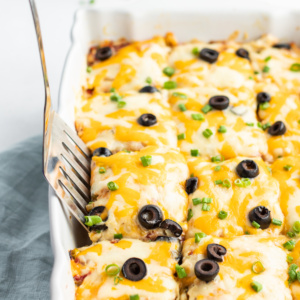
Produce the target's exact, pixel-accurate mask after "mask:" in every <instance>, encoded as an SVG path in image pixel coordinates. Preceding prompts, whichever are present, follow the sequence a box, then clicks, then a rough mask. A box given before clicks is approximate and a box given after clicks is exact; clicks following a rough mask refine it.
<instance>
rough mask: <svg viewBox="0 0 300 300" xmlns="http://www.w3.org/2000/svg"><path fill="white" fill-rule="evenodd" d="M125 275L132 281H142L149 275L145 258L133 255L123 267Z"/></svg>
mask: <svg viewBox="0 0 300 300" xmlns="http://www.w3.org/2000/svg"><path fill="white" fill-rule="evenodd" d="M122 273H123V275H124V277H125V278H126V279H128V280H131V281H140V280H142V279H143V278H144V277H145V276H146V275H147V267H146V264H145V263H144V261H143V260H141V259H139V258H136V257H132V258H129V259H127V260H126V261H125V263H124V265H123V267H122Z"/></svg>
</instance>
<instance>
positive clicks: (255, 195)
mask: <svg viewBox="0 0 300 300" xmlns="http://www.w3.org/2000/svg"><path fill="white" fill-rule="evenodd" d="M212 160H213V161H215V162H208V161H204V160H203V159H202V158H191V159H190V160H189V161H188V165H189V169H190V172H191V174H192V178H193V180H195V181H196V183H197V184H194V186H193V189H191V190H190V193H189V213H188V233H187V237H193V236H194V235H195V234H196V233H198V232H204V233H205V234H207V235H215V236H222V237H231V236H238V235H243V234H258V235H277V234H279V233H280V232H281V230H282V224H284V217H283V214H282V212H281V209H280V205H279V184H278V182H277V180H276V179H274V178H272V176H271V173H270V171H269V170H268V167H267V165H266V164H265V163H264V162H263V161H262V160H261V159H260V158H245V157H237V158H234V159H229V160H226V161H223V162H220V157H214V158H213V159H212ZM190 181H191V179H190ZM188 183H190V182H189V180H187V184H188Z"/></svg>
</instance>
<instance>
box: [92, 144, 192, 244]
mask: <svg viewBox="0 0 300 300" xmlns="http://www.w3.org/2000/svg"><path fill="white" fill-rule="evenodd" d="M188 176H189V171H188V167H187V164H186V160H185V158H184V157H183V155H182V154H180V152H179V151H178V150H170V149H168V148H158V147H154V146H151V147H146V148H144V149H142V150H141V151H138V152H130V153H128V152H118V153H116V154H114V155H111V156H109V157H103V156H93V159H92V175H91V195H92V202H91V203H89V204H88V205H87V210H88V211H89V216H93V215H98V216H100V217H101V219H102V223H100V224H98V225H94V224H92V226H90V230H91V232H90V238H91V240H92V241H98V240H101V239H102V240H103V239H108V240H112V239H113V238H114V236H115V235H116V234H122V236H123V237H127V238H136V239H145V240H155V239H156V238H157V236H161V235H163V236H164V235H169V236H175V237H180V236H181V235H182V234H183V235H184V233H185V231H186V215H187V202H188V200H187V194H186V192H185V187H184V184H185V181H186V179H187V178H188Z"/></svg>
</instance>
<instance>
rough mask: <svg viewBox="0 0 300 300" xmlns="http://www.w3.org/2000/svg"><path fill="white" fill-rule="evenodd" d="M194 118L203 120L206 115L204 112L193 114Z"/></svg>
mask: <svg viewBox="0 0 300 300" xmlns="http://www.w3.org/2000/svg"><path fill="white" fill-rule="evenodd" d="M192 119H193V120H195V121H203V120H204V116H203V115H202V114H192Z"/></svg>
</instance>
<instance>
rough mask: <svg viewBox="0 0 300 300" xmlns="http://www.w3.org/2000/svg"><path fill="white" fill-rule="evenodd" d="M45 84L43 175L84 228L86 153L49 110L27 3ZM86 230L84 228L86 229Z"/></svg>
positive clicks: (33, 8)
mask: <svg viewBox="0 0 300 300" xmlns="http://www.w3.org/2000/svg"><path fill="white" fill-rule="evenodd" d="M29 3H30V7H31V11H32V16H33V21H34V26H35V31H36V36H37V40H38V45H39V50H40V57H41V64H42V69H43V76H44V84H45V96H46V97H45V110H44V145H43V173H44V175H45V177H46V179H47V180H48V182H49V184H50V185H51V186H52V188H53V189H54V190H55V192H56V194H57V196H58V197H59V199H60V200H61V201H63V202H64V203H65V204H66V205H67V206H68V208H69V210H70V211H71V213H72V214H73V215H74V216H75V217H76V219H77V220H78V221H79V222H80V223H81V224H82V226H84V228H86V226H85V225H84V220H85V218H84V216H85V215H86V214H87V212H86V208H85V205H86V203H87V202H89V201H90V200H89V199H90V184H89V182H90V151H89V149H88V148H87V147H86V145H85V144H84V143H83V141H82V140H81V139H80V138H79V137H78V136H77V135H76V133H75V132H73V130H72V129H70V127H69V126H68V125H67V124H65V122H64V121H63V120H62V119H61V118H60V117H59V116H58V114H57V113H56V112H55V111H54V110H53V109H52V107H51V97H50V88H49V81H48V75H47V69H46V63H45V54H44V49H43V42H42V35H41V28H40V22H39V17H38V13H37V10H36V6H35V2H34V0H29ZM86 229H87V228H86Z"/></svg>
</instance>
